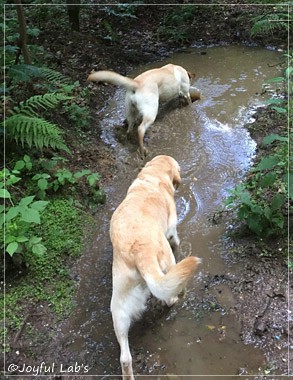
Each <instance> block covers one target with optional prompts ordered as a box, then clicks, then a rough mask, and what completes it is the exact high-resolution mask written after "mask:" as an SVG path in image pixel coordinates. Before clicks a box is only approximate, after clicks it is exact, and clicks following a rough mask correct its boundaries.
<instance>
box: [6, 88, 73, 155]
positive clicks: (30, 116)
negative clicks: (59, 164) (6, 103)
mask: <svg viewBox="0 0 293 380" xmlns="http://www.w3.org/2000/svg"><path fill="white" fill-rule="evenodd" d="M70 99H72V97H71V96H67V95H64V94H62V93H56V92H55V93H48V94H44V95H36V96H32V97H30V98H29V99H27V100H26V101H24V102H21V103H20V104H19V105H18V106H16V107H14V108H13V109H12V110H11V111H10V114H11V115H10V116H8V117H7V118H6V120H4V122H2V126H3V127H4V130H5V134H6V136H7V137H8V138H12V139H14V140H15V141H16V142H17V143H21V144H22V146H24V145H25V144H27V145H28V146H29V147H32V146H35V147H37V148H38V149H43V148H44V147H51V148H53V149H60V150H65V151H66V152H69V149H68V148H67V146H66V144H65V143H64V140H63V138H62V131H61V130H60V128H59V127H58V126H57V125H56V124H54V123H51V122H49V121H47V120H45V119H44V118H42V117H40V116H39V112H38V111H39V109H40V108H41V109H43V110H45V111H46V110H48V109H53V108H55V107H56V106H57V105H58V104H59V103H60V102H61V101H67V100H70Z"/></svg>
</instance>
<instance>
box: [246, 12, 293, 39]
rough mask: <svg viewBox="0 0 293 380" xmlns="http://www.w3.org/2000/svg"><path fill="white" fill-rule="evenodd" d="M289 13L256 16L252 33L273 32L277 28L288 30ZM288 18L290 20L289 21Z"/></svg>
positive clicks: (253, 34)
mask: <svg viewBox="0 0 293 380" xmlns="http://www.w3.org/2000/svg"><path fill="white" fill-rule="evenodd" d="M289 18H290V16H289V14H287V13H276V14H275V13H271V14H268V15H266V16H260V17H257V18H255V20H254V25H253V26H252V28H251V31H250V33H251V35H252V36H255V35H257V34H268V33H273V32H274V31H275V30H280V29H283V30H288V28H289V22H288V21H289ZM287 20H288V21H287Z"/></svg>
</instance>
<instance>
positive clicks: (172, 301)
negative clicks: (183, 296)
mask: <svg viewBox="0 0 293 380" xmlns="http://www.w3.org/2000/svg"><path fill="white" fill-rule="evenodd" d="M177 301H178V297H172V298H170V299H168V300H166V304H167V305H168V306H169V307H171V306H173V305H174V304H175V303H176V302H177Z"/></svg>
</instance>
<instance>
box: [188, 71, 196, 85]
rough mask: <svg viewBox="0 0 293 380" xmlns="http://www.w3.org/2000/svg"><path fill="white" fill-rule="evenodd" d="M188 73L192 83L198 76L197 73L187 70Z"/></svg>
mask: <svg viewBox="0 0 293 380" xmlns="http://www.w3.org/2000/svg"><path fill="white" fill-rule="evenodd" d="M187 74H188V76H189V81H190V83H192V82H193V80H194V78H195V77H196V74H194V73H191V72H190V71H187Z"/></svg>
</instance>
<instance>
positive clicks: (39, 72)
mask: <svg viewBox="0 0 293 380" xmlns="http://www.w3.org/2000/svg"><path fill="white" fill-rule="evenodd" d="M8 76H9V77H10V78H11V79H12V80H14V81H16V82H18V81H22V82H29V81H30V80H31V79H33V78H45V79H47V81H48V82H50V83H53V84H58V85H60V84H68V83H70V79H69V78H67V77H66V76H65V75H63V74H61V73H59V71H55V70H52V69H49V68H48V67H37V66H34V65H27V64H25V63H20V64H17V65H11V66H9V68H8Z"/></svg>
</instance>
